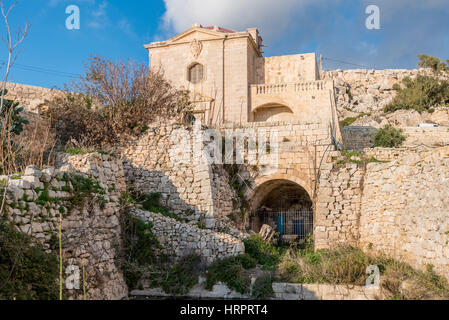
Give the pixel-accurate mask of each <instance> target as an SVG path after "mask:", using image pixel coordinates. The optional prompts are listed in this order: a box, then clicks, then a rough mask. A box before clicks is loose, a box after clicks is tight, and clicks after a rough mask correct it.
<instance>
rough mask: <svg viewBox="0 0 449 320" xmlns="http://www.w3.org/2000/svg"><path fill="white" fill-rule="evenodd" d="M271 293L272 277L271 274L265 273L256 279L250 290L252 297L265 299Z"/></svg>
mask: <svg viewBox="0 0 449 320" xmlns="http://www.w3.org/2000/svg"><path fill="white" fill-rule="evenodd" d="M273 293H274V292H273V277H272V275H271V274H265V275H263V276H261V277H259V278H257V279H256V282H254V286H253V292H252V296H253V298H254V299H266V298H268V297H270V296H272V295H273Z"/></svg>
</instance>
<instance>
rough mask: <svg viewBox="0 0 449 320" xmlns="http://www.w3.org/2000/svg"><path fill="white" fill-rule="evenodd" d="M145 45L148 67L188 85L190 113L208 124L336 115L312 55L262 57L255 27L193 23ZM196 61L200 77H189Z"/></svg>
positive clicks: (328, 88) (329, 89) (331, 117)
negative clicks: (239, 28) (241, 28)
mask: <svg viewBox="0 0 449 320" xmlns="http://www.w3.org/2000/svg"><path fill="white" fill-rule="evenodd" d="M145 48H147V49H148V51H149V61H150V68H152V69H153V70H162V71H163V72H164V75H165V77H166V78H167V79H168V80H170V81H171V82H172V83H173V84H174V85H175V86H177V87H179V88H185V89H187V90H189V91H190V92H191V93H192V100H193V102H194V105H195V113H196V117H197V118H199V119H201V120H202V121H203V123H206V124H208V125H213V126H217V125H220V124H223V123H246V122H254V121H257V122H264V121H286V120H294V119H303V120H308V121H312V120H315V121H316V120H320V121H321V122H323V123H325V124H328V123H329V122H334V121H335V120H336V110H335V106H334V104H333V103H332V101H333V100H334V96H333V93H334V90H333V82H332V80H330V81H320V75H319V71H318V67H317V63H316V57H315V54H314V53H307V54H296V55H287V56H279V57H263V55H262V38H261V37H260V35H259V32H258V30H257V29H255V28H252V29H248V30H247V31H244V32H237V31H233V30H228V29H223V28H219V27H203V26H201V25H198V24H197V25H194V26H193V27H192V28H190V29H189V30H186V31H185V32H183V33H181V34H179V35H176V36H175V37H173V38H171V39H169V40H167V41H159V42H153V43H150V44H148V45H146V46H145ZM198 65H199V66H200V67H199V68H200V69H201V71H200V74H201V79H200V81H197V79H196V78H195V79H193V80H192V79H190V77H191V76H190V70H191V69H192V68H193V67H195V66H198ZM195 72H196V71H195ZM194 76H195V77H196V76H197V74H196V73H195V75H194Z"/></svg>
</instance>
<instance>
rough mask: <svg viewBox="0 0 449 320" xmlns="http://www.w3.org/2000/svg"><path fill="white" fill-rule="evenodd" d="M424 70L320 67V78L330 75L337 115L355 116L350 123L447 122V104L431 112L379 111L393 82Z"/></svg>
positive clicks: (403, 124)
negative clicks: (334, 92)
mask: <svg viewBox="0 0 449 320" xmlns="http://www.w3.org/2000/svg"><path fill="white" fill-rule="evenodd" d="M420 73H421V74H428V71H426V70H424V69H413V70H406V69H388V70H364V69H357V70H333V71H323V72H322V74H321V78H322V79H324V80H326V79H334V81H335V87H336V99H337V111H338V117H339V119H340V121H341V120H344V119H346V118H349V117H354V118H357V120H356V121H355V122H353V123H352V124H351V125H353V126H372V127H376V128H379V127H383V126H385V125H387V124H391V125H393V126H398V127H408V126H412V127H413V126H417V125H418V124H420V123H436V124H438V125H440V126H449V106H448V107H441V108H436V109H435V112H433V113H428V112H423V113H421V114H420V113H418V112H417V111H414V110H399V111H396V112H394V113H390V114H385V112H384V111H383V110H384V108H385V106H387V105H388V104H389V103H390V102H391V101H392V100H393V98H394V97H395V94H396V93H395V91H394V90H393V85H394V84H395V83H400V82H401V81H402V80H403V79H404V78H405V77H412V78H413V77H416V75H418V74H420Z"/></svg>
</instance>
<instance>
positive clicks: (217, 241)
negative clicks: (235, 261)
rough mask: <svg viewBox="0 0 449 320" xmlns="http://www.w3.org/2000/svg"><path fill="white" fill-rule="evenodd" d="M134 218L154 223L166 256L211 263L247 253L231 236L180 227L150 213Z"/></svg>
mask: <svg viewBox="0 0 449 320" xmlns="http://www.w3.org/2000/svg"><path fill="white" fill-rule="evenodd" d="M134 214H135V215H136V216H137V217H139V218H140V219H142V220H143V221H146V222H152V223H153V229H152V230H153V232H154V234H155V235H156V237H157V238H158V241H159V243H160V244H161V245H162V247H163V249H162V250H163V253H165V254H169V255H175V256H176V257H182V256H186V255H190V254H197V255H200V256H201V257H203V258H205V259H206V260H207V261H208V262H213V261H214V260H216V259H222V258H226V257H231V256H236V255H239V254H243V253H245V246H244V245H243V242H242V241H241V240H239V239H237V238H235V237H233V236H231V235H229V234H225V233H218V232H214V231H212V230H208V229H201V228H199V227H198V226H195V225H190V224H186V223H181V222H179V221H176V220H174V219H172V218H168V217H165V216H163V215H160V214H155V213H151V212H147V211H141V210H136V211H135V212H134Z"/></svg>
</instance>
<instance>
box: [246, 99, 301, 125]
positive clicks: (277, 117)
mask: <svg viewBox="0 0 449 320" xmlns="http://www.w3.org/2000/svg"><path fill="white" fill-rule="evenodd" d="M292 116H293V111H292V109H291V108H290V107H288V106H287V105H285V104H281V103H274V102H271V103H267V104H264V105H262V106H259V107H257V108H255V109H254V110H253V112H252V121H253V122H265V121H267V122H270V121H271V122H272V121H288V120H290V119H291V118H292Z"/></svg>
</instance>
